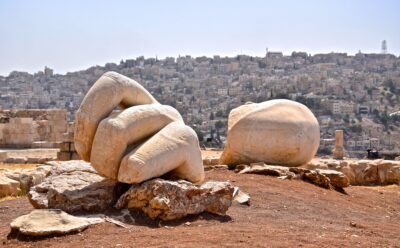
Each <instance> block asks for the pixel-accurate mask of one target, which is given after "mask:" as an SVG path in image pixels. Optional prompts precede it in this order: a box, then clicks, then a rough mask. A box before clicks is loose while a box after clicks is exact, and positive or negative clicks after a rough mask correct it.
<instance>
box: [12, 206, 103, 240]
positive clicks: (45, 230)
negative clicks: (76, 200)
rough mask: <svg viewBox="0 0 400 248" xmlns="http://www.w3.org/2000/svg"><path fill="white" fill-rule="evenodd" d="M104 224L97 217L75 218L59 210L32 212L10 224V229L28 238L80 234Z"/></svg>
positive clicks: (101, 219)
mask: <svg viewBox="0 0 400 248" xmlns="http://www.w3.org/2000/svg"><path fill="white" fill-rule="evenodd" d="M102 222H104V218H99V217H76V216H72V215H69V214H67V213H65V212H63V211H61V210H59V209H39V210H33V211H32V212H31V213H29V214H27V215H22V216H20V217H18V218H16V219H15V220H13V221H12V222H11V224H10V225H11V229H13V230H18V231H19V232H20V233H22V234H24V235H29V236H48V235H54V234H55V235H60V234H67V233H71V232H80V231H82V230H84V229H85V228H87V227H88V226H90V225H94V224H98V223H102Z"/></svg>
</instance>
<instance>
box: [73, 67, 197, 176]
mask: <svg viewBox="0 0 400 248" xmlns="http://www.w3.org/2000/svg"><path fill="white" fill-rule="evenodd" d="M117 106H119V107H120V108H121V109H122V112H116V111H114V112H112V111H113V110H114V109H115V108H116V107H117ZM74 145H75V149H76V151H77V153H78V154H79V156H80V157H81V158H82V159H84V160H85V161H90V162H91V163H92V165H93V167H94V168H95V169H96V170H97V171H98V172H99V173H100V174H101V175H103V176H105V177H107V178H110V179H113V180H118V181H120V182H124V183H140V182H143V181H145V180H147V179H150V178H154V177H158V176H161V175H163V174H165V173H169V172H171V173H172V174H175V176H178V177H180V178H182V179H185V180H189V181H191V182H196V183H197V182H201V181H203V180H204V168H203V164H202V160H201V152H200V147H199V142H198V138H197V135H196V133H195V132H194V131H193V130H192V129H191V128H190V127H188V126H186V125H185V124H184V122H183V120H182V117H181V115H180V114H179V113H178V111H177V110H175V109H174V108H172V107H170V106H167V105H161V104H160V103H158V102H157V101H156V100H155V99H154V98H153V96H152V95H151V94H150V93H149V92H148V91H147V90H146V89H144V88H143V87H142V86H141V85H140V84H138V83H137V82H135V81H134V80H132V79H129V78H127V77H125V76H122V75H120V74H118V73H115V72H107V73H105V74H104V75H103V76H102V77H101V78H100V79H99V80H98V81H97V82H96V83H95V84H94V85H93V87H92V88H91V89H90V90H89V92H88V93H87V95H86V96H85V98H84V99H83V101H82V104H81V106H80V108H79V110H78V111H77V113H76V122H75V144H74Z"/></svg>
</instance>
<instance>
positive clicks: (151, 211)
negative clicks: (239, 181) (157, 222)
mask: <svg viewBox="0 0 400 248" xmlns="http://www.w3.org/2000/svg"><path fill="white" fill-rule="evenodd" d="M233 191H234V187H233V186H232V185H231V184H230V183H229V182H216V181H209V182H206V183H203V184H202V185H201V186H196V185H195V184H192V183H190V182H187V181H184V180H179V181H167V180H163V179H153V180H149V181H147V182H144V183H142V184H140V185H132V186H131V188H130V189H129V190H128V191H127V192H125V193H124V194H123V195H122V196H121V197H120V198H119V200H118V202H117V203H116V204H115V207H116V208H117V209H123V208H137V209H141V210H142V211H143V212H144V213H145V214H146V215H148V216H149V217H150V218H152V219H155V218H160V219H162V220H173V219H179V218H182V217H184V216H186V215H189V214H199V213H201V212H210V213H213V214H218V215H224V214H225V213H226V211H227V210H228V208H229V207H230V206H231V204H232V200H233Z"/></svg>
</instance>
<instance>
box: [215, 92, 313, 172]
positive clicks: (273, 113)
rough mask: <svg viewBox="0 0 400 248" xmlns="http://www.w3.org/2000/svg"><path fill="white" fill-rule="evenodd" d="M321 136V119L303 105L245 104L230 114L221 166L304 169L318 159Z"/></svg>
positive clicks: (283, 101)
mask: <svg viewBox="0 0 400 248" xmlns="http://www.w3.org/2000/svg"><path fill="white" fill-rule="evenodd" d="M319 137H320V134H319V124H318V120H317V119H316V118H315V116H314V114H313V113H312V112H311V110H310V109H308V108H307V107H306V106H304V105H303V104H300V103H298V102H294V101H290V100H284V99H277V100H271V101H266V102H262V103H249V104H245V105H242V106H239V107H237V108H235V109H233V110H232V111H231V112H230V114H229V119H228V137H227V142H226V144H225V148H224V151H223V153H222V155H221V158H220V163H221V164H228V165H235V164H236V165H237V164H241V163H243V164H249V163H253V162H266V163H268V164H272V165H284V166H300V165H303V164H306V163H307V162H309V161H310V160H311V159H312V158H313V157H314V155H315V153H316V152H317V150H318V146H319Z"/></svg>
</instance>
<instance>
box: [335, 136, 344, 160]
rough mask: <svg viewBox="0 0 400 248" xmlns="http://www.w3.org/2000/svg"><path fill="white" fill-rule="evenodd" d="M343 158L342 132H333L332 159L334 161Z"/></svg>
mask: <svg viewBox="0 0 400 248" xmlns="http://www.w3.org/2000/svg"><path fill="white" fill-rule="evenodd" d="M343 156H344V150H343V130H335V148H334V149H333V157H334V158H335V159H342V158H343Z"/></svg>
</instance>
